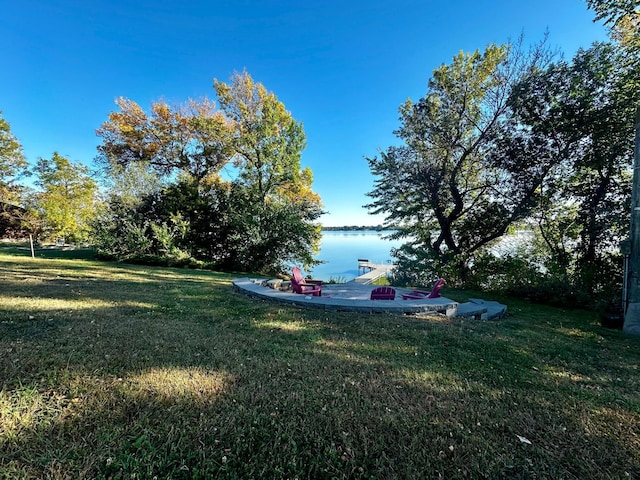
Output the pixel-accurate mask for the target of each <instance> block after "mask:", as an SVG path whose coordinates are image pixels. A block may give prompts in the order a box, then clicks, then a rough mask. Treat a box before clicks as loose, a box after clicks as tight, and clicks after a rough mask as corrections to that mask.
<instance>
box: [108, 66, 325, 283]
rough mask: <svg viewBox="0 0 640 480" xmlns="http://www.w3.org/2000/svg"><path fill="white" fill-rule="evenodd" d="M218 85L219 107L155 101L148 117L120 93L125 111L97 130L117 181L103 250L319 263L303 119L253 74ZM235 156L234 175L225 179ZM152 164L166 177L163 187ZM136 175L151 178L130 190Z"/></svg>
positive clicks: (280, 264)
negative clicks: (303, 157) (302, 162)
mask: <svg viewBox="0 0 640 480" xmlns="http://www.w3.org/2000/svg"><path fill="white" fill-rule="evenodd" d="M214 86H215V89H216V92H217V94H218V100H219V103H220V105H221V110H219V111H218V110H216V109H215V108H214V104H213V103H212V102H209V101H203V102H202V103H196V102H193V101H192V102H190V103H189V104H188V107H179V108H176V109H175V110H172V109H170V108H169V107H168V106H167V105H165V104H164V103H155V104H153V106H152V109H151V110H152V112H151V115H149V116H147V115H146V114H145V113H144V112H143V111H142V109H141V108H140V107H139V106H138V105H137V104H135V103H134V102H131V101H129V100H124V99H120V100H119V101H118V105H119V106H120V109H121V112H119V113H112V114H110V116H109V120H108V121H107V122H105V123H104V124H103V126H102V127H101V129H99V130H98V135H100V136H102V139H103V143H102V145H101V146H100V147H99V149H100V152H101V156H102V162H103V164H106V165H107V167H108V168H107V169H106V171H107V172H108V173H109V174H110V176H111V177H112V179H113V178H116V181H112V182H111V187H112V188H111V191H110V194H109V209H107V210H106V211H105V212H104V214H103V215H101V216H100V218H99V219H98V221H97V222H96V223H95V232H96V235H97V238H98V239H99V251H100V253H101V254H104V255H106V256H112V257H115V258H120V259H130V260H137V261H142V260H145V259H146V260H149V261H153V262H164V263H172V264H176V265H177V264H190V263H189V262H191V261H193V262H194V263H195V264H198V265H205V264H206V265H208V266H212V267H215V268H219V269H225V270H244V271H262V272H276V271H282V270H283V269H285V268H286V267H287V264H289V263H293V262H296V263H298V262H300V263H302V264H304V265H309V264H312V263H313V262H314V259H313V253H314V249H315V248H316V246H317V245H318V244H319V240H320V227H319V226H318V225H316V224H315V223H314V222H315V221H316V220H317V219H318V218H319V216H320V214H321V203H320V197H319V196H318V195H317V194H315V193H314V192H313V191H312V189H311V184H312V181H313V177H312V174H311V171H310V170H309V169H302V168H301V166H300V159H301V151H302V149H303V148H304V144H305V136H304V132H303V130H302V125H301V124H300V123H298V122H296V121H295V120H294V119H293V117H292V116H291V114H290V113H289V112H287V111H286V109H285V108H284V105H283V104H282V102H280V101H278V99H277V97H276V96H275V95H274V94H273V93H272V92H268V91H267V90H266V88H265V87H264V86H263V85H262V84H259V83H255V82H254V81H253V79H251V77H250V76H249V75H248V74H247V73H244V74H243V75H236V76H234V77H233V78H232V82H231V84H230V85H227V84H225V83H223V82H219V81H217V80H216V81H214ZM231 161H233V162H234V166H235V169H229V170H230V172H227V173H229V174H235V177H232V178H228V179H223V178H222V175H220V170H221V168H223V167H224V166H225V165H226V164H227V163H228V162H231ZM146 166H148V167H149V168H151V169H153V170H154V171H156V172H157V173H158V174H160V175H163V176H164V182H163V183H162V184H161V185H160V184H159V183H158V182H157V180H158V179H157V178H156V177H154V176H153V175H149V171H148V170H147V169H146ZM136 168H141V169H142V170H136ZM136 172H138V173H144V176H143V177H142V178H143V179H144V182H139V184H138V185H137V186H136V188H135V189H133V190H132V189H130V188H127V187H126V185H127V184H128V183H130V182H128V180H131V179H132V178H133V177H132V175H135V174H136ZM114 174H117V176H116V177H114ZM139 187H143V188H139ZM158 187H161V188H158ZM132 191H135V192H136V194H134V195H132Z"/></svg>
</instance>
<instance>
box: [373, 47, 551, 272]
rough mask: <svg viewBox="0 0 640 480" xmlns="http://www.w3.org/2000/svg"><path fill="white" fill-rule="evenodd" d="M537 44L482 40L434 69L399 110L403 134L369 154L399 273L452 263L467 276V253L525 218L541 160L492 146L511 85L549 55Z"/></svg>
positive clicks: (505, 116)
mask: <svg viewBox="0 0 640 480" xmlns="http://www.w3.org/2000/svg"><path fill="white" fill-rule="evenodd" d="M547 58H548V57H547V54H546V52H545V51H544V49H543V48H542V47H537V48H536V49H534V50H533V51H532V52H530V53H529V54H525V53H523V52H522V50H521V48H520V47H519V46H518V47H510V46H507V45H501V46H497V45H489V46H488V47H487V48H486V49H485V51H484V52H483V53H480V52H479V51H476V52H473V53H470V54H465V53H462V52H461V53H460V54H459V55H457V56H456V57H454V59H453V62H452V63H451V64H450V65H442V66H441V67H439V68H438V69H436V70H434V72H433V77H432V78H431V79H430V80H429V85H428V92H427V94H426V95H425V96H424V97H423V98H421V99H420V100H419V101H418V102H416V103H414V102H412V101H411V100H408V101H407V102H406V103H405V104H404V105H403V106H402V107H401V108H400V121H401V127H400V128H399V129H398V130H397V131H396V132H395V133H396V135H397V136H398V137H399V138H400V139H401V140H402V141H403V143H404V144H403V145H402V146H399V147H390V148H388V149H387V150H386V151H384V152H381V153H380V156H379V157H374V158H371V159H368V160H369V165H370V168H371V171H372V173H373V174H374V175H375V176H376V177H378V178H377V180H376V183H375V187H374V190H373V191H372V192H371V193H370V194H369V195H370V196H371V197H372V198H373V199H374V202H373V203H372V204H371V205H369V208H370V209H371V210H372V213H376V214H378V213H383V214H386V215H387V218H386V222H387V223H386V226H387V227H389V228H393V229H397V233H396V234H394V235H393V237H395V238H407V239H408V242H407V244H405V245H404V246H403V247H401V248H400V249H399V250H398V251H397V252H396V253H395V255H396V256H397V258H398V261H399V265H400V268H399V270H400V271H401V272H403V273H402V275H404V276H407V278H408V279H411V280H412V282H413V283H428V282H429V281H430V280H431V279H432V278H433V277H436V276H438V275H440V274H442V273H443V269H444V268H447V266H448V268H449V270H450V274H451V276H450V277H449V278H450V280H451V281H452V282H455V281H456V280H460V281H465V280H466V278H467V276H468V273H469V266H470V262H471V260H472V258H473V256H474V255H475V254H476V253H477V252H480V251H482V250H483V249H486V248H487V247H488V246H490V245H491V244H492V243H493V242H494V241H495V240H496V239H498V238H499V237H500V236H502V235H503V234H504V233H505V231H506V230H507V228H508V227H509V226H510V225H511V224H513V223H514V222H516V221H518V220H520V219H523V218H525V217H526V216H527V215H528V214H529V212H530V211H531V209H532V207H533V206H534V205H535V203H536V198H535V197H536V191H537V188H538V187H539V185H540V183H541V182H542V179H543V178H544V174H545V172H546V170H547V169H548V168H549V167H548V165H547V164H546V163H544V162H534V161H529V162H519V163H515V162H511V161H510V159H509V158H508V157H507V156H503V155H501V153H500V152H499V151H496V141H497V139H498V137H499V135H502V134H504V131H505V130H506V129H508V128H510V127H511V125H510V123H509V122H508V121H509V105H508V102H507V99H508V97H509V94H510V92H511V88H512V87H513V85H514V84H515V83H516V82H518V81H520V80H521V79H522V78H523V77H524V76H525V75H527V74H529V73H530V72H532V71H535V70H536V69H538V68H540V66H542V65H544V63H545V62H546V61H547Z"/></svg>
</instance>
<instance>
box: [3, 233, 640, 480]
mask: <svg viewBox="0 0 640 480" xmlns="http://www.w3.org/2000/svg"><path fill="white" fill-rule="evenodd" d="M21 252H22V256H10V255H7V254H5V252H4V246H3V245H0V276H1V278H2V280H3V283H2V295H1V296H0V351H2V352H3V356H2V361H0V477H3V478H49V479H66V478H97V479H100V478H134V477H135V478H153V477H157V478H159V479H167V478H175V479H186V478H229V479H230V478H274V479H279V478H301V479H302V478H336V479H371V478H424V477H425V476H427V477H435V478H438V477H441V478H447V479H464V478H467V479H468V478H491V479H493V478H495V479H507V478H510V479H511V478H520V479H525V478H529V479H533V478H541V479H542V478H545V479H546V478H554V479H555V478H557V479H561V478H564V479H575V478H580V479H585V480H596V479H597V480H601V479H618V478H638V477H640V445H639V444H638V442H637V438H638V434H639V433H640V416H639V415H638V413H639V412H638V410H639V405H640V378H639V377H638V374H637V372H638V370H637V367H638V364H639V362H640V348H638V347H640V342H639V341H638V340H637V339H634V338H629V337H627V336H624V335H622V334H621V333H620V332H617V331H612V330H607V329H603V328H601V327H600V326H599V325H598V324H597V318H596V315H595V314H593V313H591V312H585V311H580V310H576V311H567V310H566V309H559V308H551V307H546V306H543V305H539V304H534V303H530V302H527V301H523V300H516V299H512V298H508V299H504V298H500V297H498V298H495V297H494V298H495V299H496V300H499V301H500V302H501V303H505V304H508V305H509V312H510V314H509V315H508V317H506V318H504V319H503V320H501V321H499V322H476V321H469V320H447V319H445V318H443V317H436V316H433V317H423V318H419V319H417V318H413V317H406V316H405V317H399V316H389V315H384V314H380V315H370V314H366V315H362V314H357V313H350V312H326V311H322V310H301V309H296V308H286V307H283V306H282V305H280V304H275V303H273V304H271V303H265V302H256V301H255V300H254V299H252V298H250V297H245V296H243V295H239V294H236V293H234V292H233V290H232V288H231V283H230V279H231V276H230V275H226V274H220V273H214V272H206V271H193V270H176V269H168V268H153V267H148V266H135V265H123V264H110V263H99V262H95V261H78V260H65V259H55V260H47V259H42V258H36V259H34V260H32V259H30V258H28V252H27V251H21ZM448 293H449V292H448ZM451 294H452V295H454V296H453V298H455V299H458V298H459V296H462V295H465V296H476V295H477V294H476V293H472V292H458V291H454V290H451ZM525 440H526V441H525ZM527 442H530V443H527Z"/></svg>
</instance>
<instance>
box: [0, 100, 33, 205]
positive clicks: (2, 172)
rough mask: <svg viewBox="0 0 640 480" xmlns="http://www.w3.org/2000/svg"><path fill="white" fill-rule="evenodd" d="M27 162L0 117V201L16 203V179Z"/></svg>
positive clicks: (18, 144)
mask: <svg viewBox="0 0 640 480" xmlns="http://www.w3.org/2000/svg"><path fill="white" fill-rule="evenodd" d="M1 114H2V111H0V115H1ZM26 168H27V161H26V160H25V158H24V155H23V153H22V145H20V142H19V141H18V139H17V138H16V137H15V136H14V135H13V134H12V133H11V126H10V125H9V123H8V122H7V121H6V120H5V119H4V118H2V117H1V116H0V201H1V202H8V203H16V201H17V197H16V196H17V193H18V190H19V189H18V188H17V186H16V184H15V180H16V178H17V177H18V176H19V175H20V174H21V173H24V172H25V169H26Z"/></svg>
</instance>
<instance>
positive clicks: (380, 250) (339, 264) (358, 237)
mask: <svg viewBox="0 0 640 480" xmlns="http://www.w3.org/2000/svg"><path fill="white" fill-rule="evenodd" d="M390 233H391V232H388V231H387V232H377V231H375V230H363V231H346V230H344V231H343V230H336V231H323V232H322V243H321V246H320V253H319V254H318V255H317V256H316V259H318V260H321V261H324V262H326V263H323V264H321V265H318V266H316V267H313V269H312V270H311V272H310V274H311V275H312V276H313V278H317V279H319V280H324V281H329V280H330V279H331V277H333V278H334V279H338V278H340V279H341V280H346V281H349V280H353V279H354V278H355V277H357V276H358V259H359V258H365V259H367V260H369V261H370V262H373V263H389V262H391V261H392V257H391V249H392V248H397V247H399V246H400V245H401V244H402V242H401V241H399V240H386V239H384V238H383V237H385V236H386V235H389V234H390ZM305 273H307V272H305Z"/></svg>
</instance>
